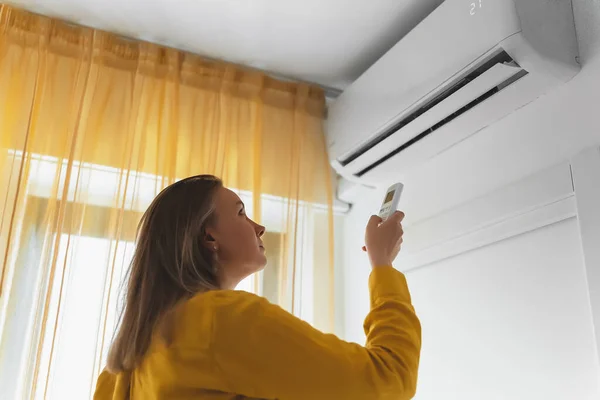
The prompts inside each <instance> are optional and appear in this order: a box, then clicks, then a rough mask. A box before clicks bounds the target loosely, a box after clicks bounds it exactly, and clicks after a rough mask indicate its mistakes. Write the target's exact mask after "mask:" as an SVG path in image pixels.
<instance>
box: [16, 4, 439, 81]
mask: <svg viewBox="0 0 600 400" xmlns="http://www.w3.org/2000/svg"><path fill="white" fill-rule="evenodd" d="M442 2H443V0H369V1H367V0H294V1H291V0H10V1H8V3H11V4H14V5H17V6H19V7H22V8H27V9H29V10H32V11H34V12H38V13H41V14H46V15H50V16H55V17H59V18H62V19H65V20H68V21H71V22H75V23H79V24H81V25H86V26H92V27H95V28H100V29H104V30H108V31H111V32H115V33H119V34H121V35H124V36H129V37H135V38H139V39H143V40H148V41H151V42H156V43H160V44H164V45H167V46H171V47H175V48H179V49H182V50H188V51H191V52H193V53H197V54H201V55H204V56H207V57H211V58H216V59H221V60H226V61H230V62H233V63H237V64H243V65H247V66H251V67H254V68H258V69H262V70H265V71H268V72H271V73H274V74H277V75H280V76H282V77H288V78H291V79H297V80H302V81H307V82H314V83H318V84H321V85H324V86H327V87H331V88H338V89H343V88H345V87H346V86H347V85H348V84H349V83H351V82H352V81H353V80H354V79H356V78H357V77H358V76H359V75H360V74H361V73H362V72H363V71H364V70H365V69H367V68H368V67H369V66H370V65H371V64H373V62H375V61H376V60H377V59H378V58H379V57H380V56H381V55H382V54H383V53H385V51H387V50H388V49H389V48H390V47H391V46H393V45H394V44H395V43H396V42H397V41H398V40H399V39H400V38H402V37H403V36H404V35H405V34H406V33H407V32H409V31H410V30H411V29H412V28H413V27H414V26H416V25H417V24H418V23H419V22H420V21H421V20H422V19H423V18H424V17H425V16H427V14H429V13H430V12H431V11H433V10H434V9H435V8H436V7H437V6H438V5H439V4H441V3H442Z"/></svg>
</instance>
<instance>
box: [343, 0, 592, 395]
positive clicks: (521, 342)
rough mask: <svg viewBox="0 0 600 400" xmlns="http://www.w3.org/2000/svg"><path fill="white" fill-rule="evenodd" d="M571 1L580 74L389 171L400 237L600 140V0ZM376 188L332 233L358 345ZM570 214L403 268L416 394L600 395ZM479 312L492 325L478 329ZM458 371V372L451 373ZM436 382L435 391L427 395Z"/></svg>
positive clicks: (347, 319)
mask: <svg viewBox="0 0 600 400" xmlns="http://www.w3.org/2000/svg"><path fill="white" fill-rule="evenodd" d="M573 3H574V9H575V17H576V24H577V30H578V36H579V42H580V56H581V61H582V64H583V68H582V71H581V72H580V74H579V75H577V76H576V77H575V78H574V79H573V80H572V81H571V82H568V83H567V84H565V85H563V86H562V87H560V88H557V89H555V90H553V91H552V92H551V93H549V94H547V95H545V96H543V97H541V98H539V99H538V100H536V101H535V102H534V103H531V104H529V105H528V106H526V107H524V108H522V109H520V110H518V111H516V112H515V113H513V114H511V115H509V116H508V117H506V118H504V119H503V120H502V121H500V122H498V123H497V124H495V125H494V126H492V127H489V128H488V129H486V130H484V131H481V132H479V133H477V134H476V135H474V136H473V137H472V138H470V139H469V140H467V141H464V142H462V143H460V144H458V145H456V146H454V147H453V148H451V149H449V150H448V151H446V152H444V153H442V154H440V155H439V156H437V157H436V158H435V159H433V160H430V161H429V162H428V163H427V164H424V165H420V166H418V167H416V168H414V169H413V170H411V171H408V172H405V173H403V174H402V175H399V178H401V179H402V180H403V182H404V183H405V185H406V187H405V192H404V194H403V199H402V201H401V207H402V208H403V209H404V211H406V213H407V218H406V225H407V229H406V236H407V238H406V239H407V241H409V240H410V230H411V229H410V226H411V225H412V226H416V225H419V223H420V222H421V221H424V220H429V221H432V220H433V221H435V220H436V218H439V217H438V216H440V215H448V214H451V212H450V211H449V210H452V209H455V208H456V207H458V206H459V205H461V204H465V203H468V202H470V201H472V200H473V199H476V198H479V197H481V196H483V195H486V194H488V193H491V192H494V191H495V190H498V189H500V188H503V187H505V186H507V185H509V184H511V183H513V182H517V181H520V180H522V179H523V178H525V177H527V176H530V175H532V174H534V173H536V172H539V171H543V170H546V169H547V168H549V167H551V166H553V165H556V164H559V163H561V162H564V161H568V160H570V159H571V158H572V157H574V156H575V155H576V154H578V153H579V152H580V151H581V150H583V149H586V148H589V147H592V146H599V145H600V1H598V0H573ZM381 195H382V193H381V192H365V193H364V194H362V195H361V196H359V197H360V198H359V199H358V201H357V202H356V204H354V207H353V209H352V211H351V213H350V214H349V215H348V217H347V218H346V221H345V228H344V231H343V234H342V235H338V237H340V236H341V239H342V240H343V242H344V247H345V251H344V276H343V283H344V293H343V296H344V299H345V301H344V306H345V308H344V312H343V325H344V327H345V329H344V337H345V338H346V339H348V340H351V341H356V342H359V343H362V342H364V333H363V332H362V322H363V318H364V317H365V315H366V313H367V311H368V292H367V278H368V274H369V272H370V270H369V266H368V261H367V258H366V255H365V254H363V253H362V252H361V251H360V247H361V246H362V244H363V232H364V225H365V223H366V221H367V219H368V216H369V215H370V214H371V213H374V212H376V211H377V208H378V206H379V203H380V201H381V198H380V196H381ZM577 222H581V221H577V220H576V219H575V218H570V219H563V220H562V222H559V223H557V224H550V225H549V226H547V227H545V228H542V229H540V230H535V231H533V232H529V233H524V234H522V235H519V236H516V237H514V238H512V239H508V240H506V241H502V242H498V243H496V244H491V245H489V246H486V247H483V248H479V249H478V250H474V251H469V252H466V253H464V254H462V255H458V256H456V257H453V258H448V259H445V260H443V261H441V262H437V263H433V264H429V265H428V266H426V267H424V268H422V269H414V270H410V271H408V272H407V278H408V281H409V285H410V286H411V290H412V292H413V296H414V299H415V304H416V306H417V310H418V311H419V312H421V313H422V318H423V320H424V331H426V333H425V334H424V338H425V344H424V353H423V357H424V359H423V369H422V371H421V372H422V375H421V384H420V388H419V395H418V396H419V397H417V398H421V399H439V398H444V399H446V398H449V399H450V398H457V399H458V398H460V399H470V398H473V399H476V398H477V399H481V398H485V399H496V398H497V399H556V400H559V399H565V400H571V399H573V400H579V399H588V398H589V399H591V398H592V397H590V396H597V395H598V392H597V390H598V384H599V383H600V382H599V379H600V371H599V370H598V363H599V360H598V349H597V344H596V343H595V341H594V331H593V327H592V314H591V311H590V299H589V295H588V288H589V285H588V284H589V282H587V281H586V275H585V270H584V268H583V261H582V257H581V253H580V252H581V241H580V240H579V236H578V230H577V227H578V226H579V224H578V223H577ZM544 243H547V246H544V247H541V246H542V244H544ZM578 251H579V253H578ZM397 267H399V268H400V269H402V266H401V265H398V266H397ZM589 268H590V266H588V269H589ZM509 285H513V286H510V287H509ZM514 285H516V286H514ZM586 285H588V286H586ZM458 288H460V292H458V293H457V289H458ZM484 288H485V291H482V290H483V289H484ZM507 291H509V292H507ZM467 293H474V294H475V295H474V296H468V295H467ZM508 293H510V294H512V296H509V295H508ZM505 306H506V307H505ZM508 306H510V307H508ZM446 307H450V310H448V309H447V308H446ZM452 310H453V312H450V311H452ZM568 310H571V312H568ZM492 311H493V312H492ZM494 314H495V315H494ZM448 318H452V322H453V323H454V324H455V326H458V327H461V326H462V327H464V331H465V332H462V333H464V335H459V334H458V333H457V332H460V331H456V330H455V331H454V332H453V333H452V334H451V335H450V336H448V330H447V329H445V328H447V326H444V324H445V323H448ZM483 320H485V322H486V323H488V322H489V323H490V324H491V325H487V326H484V325H483ZM467 328H468V329H467ZM489 329H494V331H493V334H492V331H490V330H489ZM544 333H546V334H544ZM452 335H455V336H452ZM452 339H456V340H452ZM478 341H479V342H478ZM565 344H567V345H565ZM453 346H455V347H453ZM499 350H502V351H501V352H499ZM458 356H461V357H462V358H463V359H464V360H465V361H461V360H458V359H456V358H457V357H458ZM496 357H498V358H496ZM455 359H456V360H455ZM477 360H481V363H480V364H479V367H480V368H477V366H478V365H477V363H476V361H477ZM496 361H498V362H496ZM448 368H454V369H453V370H451V371H446V369H448ZM457 376H460V377H462V379H454V380H453V379H452V377H457ZM444 377H445V378H444ZM469 377H470V378H472V379H471V380H469V379H467V378H469ZM494 377H496V378H497V379H496V378H494ZM507 388H508V389H509V390H510V392H509V391H507ZM441 389H445V390H446V391H445V393H444V392H437V391H436V390H441ZM594 398H596V397H594Z"/></svg>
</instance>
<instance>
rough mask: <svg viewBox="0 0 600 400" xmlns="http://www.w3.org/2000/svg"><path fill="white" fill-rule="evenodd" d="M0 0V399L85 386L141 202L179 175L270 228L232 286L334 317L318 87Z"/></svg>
mask: <svg viewBox="0 0 600 400" xmlns="http://www.w3.org/2000/svg"><path fill="white" fill-rule="evenodd" d="M0 7H1V8H0V168H1V169H0V193H1V194H2V195H1V196H0V257H1V258H0V281H1V283H0V291H1V292H0V388H2V389H1V390H2V392H1V395H2V398H36V399H37V398H40V399H42V398H56V399H63V398H77V399H82V398H90V396H91V392H92V389H93V386H94V384H95V379H96V376H97V375H98V373H99V372H100V371H101V368H102V367H103V365H104V359H105V356H106V352H107V349H108V346H109V344H110V340H111V336H112V333H113V331H114V328H115V323H116V317H117V313H118V310H119V307H120V302H121V293H122V291H121V290H120V289H121V282H122V279H123V276H124V273H125V271H126V269H127V266H128V263H129V261H130V259H131V254H132V251H133V249H134V240H135V229H136V226H137V222H138V221H139V218H140V216H141V213H142V212H143V211H144V210H145V208H146V207H147V206H148V205H149V203H150V201H151V200H152V199H153V197H154V196H155V195H156V194H157V193H158V192H159V191H160V190H161V189H162V188H163V187H165V186H166V185H168V184H170V183H172V182H174V181H176V180H178V179H181V178H184V177H186V176H190V175H195V174H207V173H208V174H215V175H218V176H220V177H222V178H223V180H224V182H225V184H226V185H227V186H229V187H231V188H234V189H235V190H237V191H238V193H239V194H240V196H241V197H242V199H243V200H244V201H245V202H246V203H247V207H248V210H249V211H250V213H251V216H252V217H253V218H254V219H256V220H257V221H259V222H261V223H263V224H264V225H266V226H267V229H268V231H269V232H268V233H267V234H266V236H265V243H266V244H267V248H268V259H269V266H268V267H267V269H266V270H265V271H264V272H262V273H260V274H257V275H256V276H253V277H251V278H250V279H248V280H246V281H244V282H242V284H241V285H240V287H238V289H242V290H248V291H254V292H257V293H259V294H262V295H264V296H265V297H267V298H268V299H269V300H271V301H272V302H275V303H278V304H280V305H281V306H283V307H284V308H286V309H288V310H290V311H292V312H294V313H295V314H296V315H299V316H300V317H302V318H304V319H306V320H307V321H309V322H311V323H313V324H314V325H316V326H317V327H318V328H320V329H324V330H331V329H332V323H333V291H332V288H333V271H332V269H333V258H332V257H333V242H332V238H333V236H332V235H333V233H332V221H333V214H332V206H331V204H332V189H331V188H332V184H331V176H330V171H329V166H328V160H327V155H326V147H325V143H324V138H323V132H322V118H323V114H324V98H323V93H322V92H321V91H320V90H319V89H317V88H314V87H310V86H307V85H303V84H294V83H287V82H281V81H277V80H275V79H272V78H269V77H267V76H265V75H264V74H261V73H258V72H255V71H247V70H243V69H240V68H238V67H234V66H231V65H228V64H225V63H220V62H214V61H206V60H203V59H201V58H200V57H197V56H194V55H190V54H187V53H183V52H179V51H176V50H172V49H166V48H162V47H159V46H156V45H152V44H148V43H140V42H135V41H131V40H127V39H122V38H119V37H116V36H114V35H111V34H108V33H104V32H99V31H95V30H91V29H87V28H82V27H78V26H73V25H70V24H66V23H63V22H60V21H56V20H52V19H49V18H45V17H40V16H36V15H33V14H29V13H26V12H22V11H18V10H15V9H14V8H10V7H8V6H0ZM315 249H316V250H315ZM323 249H327V250H328V251H323ZM325 272H326V273H325ZM317 281H319V284H317V285H315V282H317ZM323 281H326V283H325V284H324V282H323ZM323 299H327V301H326V303H327V304H323V301H322V300H323Z"/></svg>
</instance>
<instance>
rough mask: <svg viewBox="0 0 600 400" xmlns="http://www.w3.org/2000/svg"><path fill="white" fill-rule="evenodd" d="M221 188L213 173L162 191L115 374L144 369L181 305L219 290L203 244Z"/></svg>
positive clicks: (130, 293)
mask: <svg viewBox="0 0 600 400" xmlns="http://www.w3.org/2000/svg"><path fill="white" fill-rule="evenodd" d="M220 187H222V182H221V180H220V179H218V178H216V177H214V176H212V175H198V176H193V177H190V178H187V179H184V180H181V181H179V182H176V183H174V184H173V185H170V186H169V187H167V188H165V189H164V190H163V191H162V192H160V194H159V195H158V196H157V197H156V198H155V199H154V201H153V202H152V204H151V205H150V207H149V208H148V210H147V211H146V212H145V213H144V215H143V217H142V219H141V221H140V224H139V226H138V234H137V245H136V249H135V252H134V255H133V259H132V261H131V265H130V267H129V271H128V278H127V279H128V281H127V292H126V296H125V305H124V307H123V310H122V312H121V316H120V323H119V325H118V328H117V330H116V332H115V336H114V340H113V343H112V345H111V347H110V350H109V353H108V361H107V368H108V370H109V371H111V372H113V373H118V372H121V371H124V370H125V371H126V370H132V369H134V368H135V367H136V366H138V365H139V364H140V362H141V361H142V359H143V358H144V355H145V354H146V352H147V351H148V348H149V346H150V343H151V340H152V336H153V334H154V332H155V330H156V329H157V327H158V326H159V325H160V324H161V323H162V321H163V320H164V319H165V317H166V316H167V315H168V314H169V312H170V311H171V310H173V309H174V308H175V306H177V304H179V303H181V302H182V301H183V300H186V299H189V298H190V297H192V296H193V295H194V294H197V293H199V292H202V291H206V290H213V289H218V288H219V282H218V279H217V271H216V268H217V266H216V263H215V260H214V257H213V254H212V253H211V252H210V250H209V249H207V248H206V247H205V246H204V245H203V243H202V241H203V240H204V239H205V238H204V237H205V235H206V233H205V228H206V226H207V225H208V224H210V223H211V222H212V220H213V211H214V202H213V199H214V195H215V193H216V192H217V190H218V189H219V188H220Z"/></svg>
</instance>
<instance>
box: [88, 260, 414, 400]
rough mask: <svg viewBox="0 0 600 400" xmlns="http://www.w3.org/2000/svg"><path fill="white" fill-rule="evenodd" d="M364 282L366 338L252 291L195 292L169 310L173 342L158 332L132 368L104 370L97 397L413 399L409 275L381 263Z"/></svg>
mask: <svg viewBox="0 0 600 400" xmlns="http://www.w3.org/2000/svg"><path fill="white" fill-rule="evenodd" d="M369 288H370V293H371V311H370V312H369V315H368V316H367V318H366V320H365V323H364V329H365V333H366V335H367V343H366V346H365V347H363V346H360V345H358V344H353V343H348V342H344V341H342V340H340V339H338V338H337V337H336V336H334V335H330V334H324V333H322V332H319V331H317V330H315V329H314V328H312V327H311V326H310V325H309V324H307V323H305V322H303V321H301V320H299V319H298V318H296V317H294V316H293V315H291V314H289V313H288V312H286V311H285V310H283V309H281V308H280V307H278V306H275V305H272V304H270V303H269V302H268V301H267V300H265V299H263V298H261V297H258V296H255V295H252V294H250V293H246V292H238V291H229V290H223V291H212V292H207V293H203V294H199V295H197V296H195V297H194V298H192V299H191V300H189V301H188V302H187V303H186V304H185V305H184V306H183V307H182V308H181V310H180V311H179V313H178V315H177V317H176V318H175V324H176V325H175V330H174V332H175V336H174V338H173V341H172V342H171V344H170V345H169V346H166V345H165V344H164V342H163V341H162V340H161V339H160V337H159V336H158V335H157V336H155V339H154V340H153V343H152V346H151V348H150V349H149V351H148V354H147V355H146V357H145V359H144V361H143V363H142V364H141V365H140V366H139V367H138V368H136V369H135V370H134V371H131V372H122V373H119V374H118V375H113V374H111V373H109V372H108V371H104V372H103V373H102V374H101V375H100V377H99V378H98V383H97V386H96V393H95V395H94V399H95V400H108V399H112V400H124V399H128V398H131V399H133V400H137V399H143V400H153V399H173V400H175V399H177V400H179V399H248V398H250V399H280V400H293V399H299V400H300V399H301V400H319V399H327V400H331V399H333V400H338V399H339V400H353V399H361V400H362V399H394V400H401V399H410V398H412V397H413V396H414V393H415V390H416V384H417V370H418V366H419V354H420V349H421V326H420V324H419V320H418V318H417V317H416V315H415V312H414V309H413V307H412V305H411V299H410V294H409V291H408V287H407V285H406V280H405V278H404V275H403V274H402V273H400V272H398V271H396V270H395V269H393V268H392V267H378V268H375V269H374V270H373V271H372V273H371V276H370V278H369ZM128 394H130V396H131V397H128V396H127V395H128ZM236 396H237V397H236Z"/></svg>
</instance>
